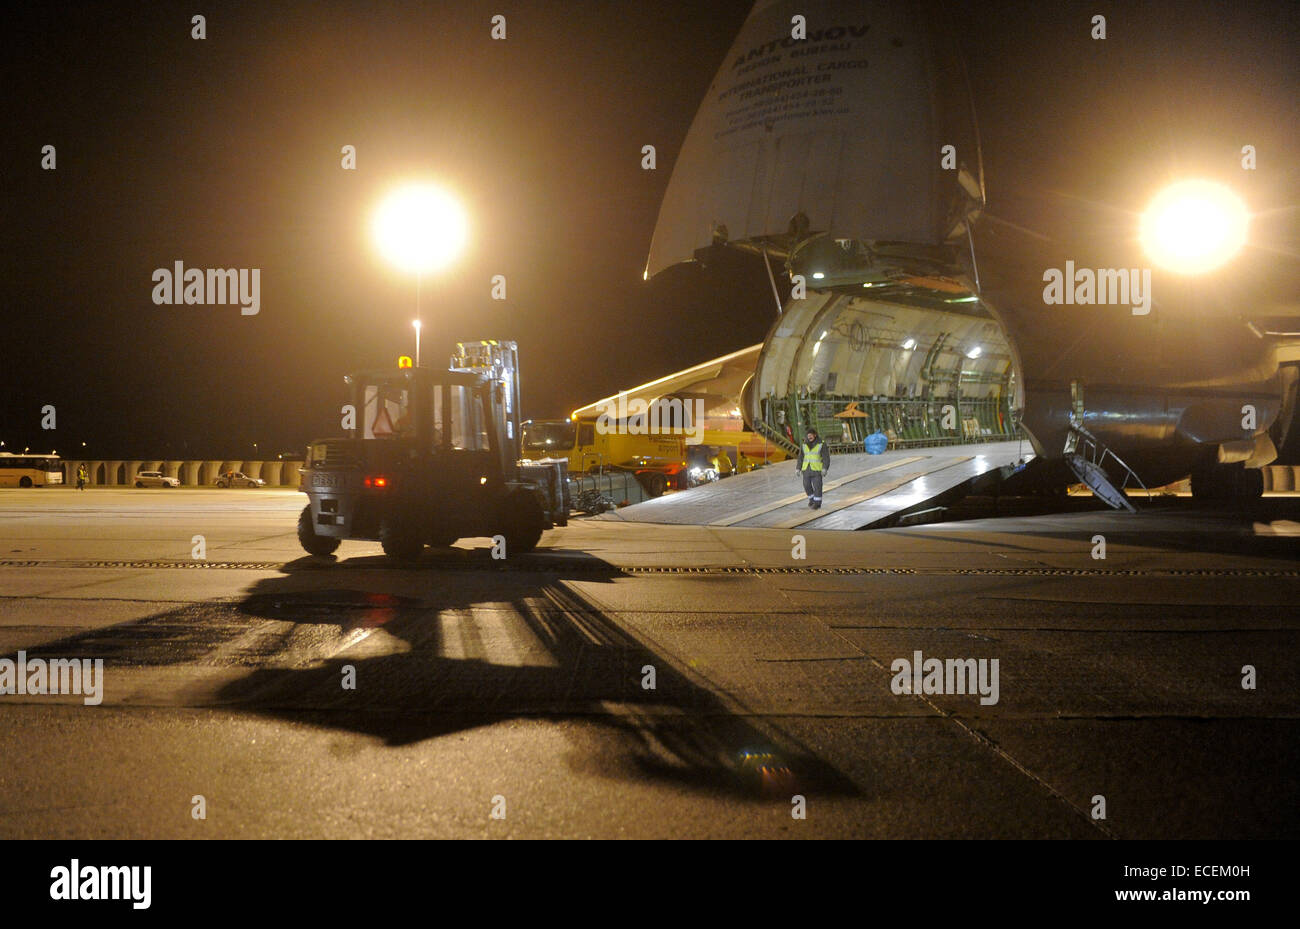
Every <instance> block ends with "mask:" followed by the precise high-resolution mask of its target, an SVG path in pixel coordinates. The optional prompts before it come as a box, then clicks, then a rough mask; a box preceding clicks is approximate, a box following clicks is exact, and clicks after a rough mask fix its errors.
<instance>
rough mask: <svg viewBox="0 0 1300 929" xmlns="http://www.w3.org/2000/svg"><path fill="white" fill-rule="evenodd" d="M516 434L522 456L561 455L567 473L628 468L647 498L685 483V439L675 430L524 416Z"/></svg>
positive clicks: (530, 457) (683, 486)
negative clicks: (646, 431)
mask: <svg viewBox="0 0 1300 929" xmlns="http://www.w3.org/2000/svg"><path fill="white" fill-rule="evenodd" d="M520 437H521V439H522V441H521V443H520V446H521V447H520V452H521V454H522V455H523V457H524V458H526V459H528V460H530V461H538V460H541V459H543V458H563V459H565V460H567V461H568V462H569V473H570V474H574V475H579V474H595V473H603V472H607V471H623V472H630V473H632V474H635V475H636V478H637V481H638V482H639V483H640V484H641V486H642V487H644V488H645V492H646V496H649V497H658V496H661V495H662V494H663V493H664V492H665V491H666V490H668V489H669V488H673V489H682V488H685V487H686V437H685V435H684V434H683V433H681V432H671V433H664V432H660V433H657V434H653V435H631V434H628V433H625V432H614V431H608V430H602V429H597V428H596V421H595V420H594V419H590V420H568V419H541V420H531V419H530V420H528V421H527V422H525V423H524V424H523V428H522V430H521V433H520ZM632 502H636V501H632Z"/></svg>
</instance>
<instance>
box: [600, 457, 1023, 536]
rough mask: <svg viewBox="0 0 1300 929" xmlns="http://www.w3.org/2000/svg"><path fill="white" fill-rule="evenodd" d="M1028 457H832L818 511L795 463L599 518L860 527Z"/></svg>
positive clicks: (782, 526)
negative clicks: (805, 494) (812, 508)
mask: <svg viewBox="0 0 1300 929" xmlns="http://www.w3.org/2000/svg"><path fill="white" fill-rule="evenodd" d="M1022 456H1023V457H1024V458H1026V459H1028V458H1030V457H1032V452H1031V451H1030V448H1029V445H1028V443H1021V442H1018V441H1006V442H988V443H983V444H979V445H951V446H944V447H941V448H913V449H899V450H897V451H888V452H885V453H884V454H882V455H868V454H866V453H865V452H862V453H858V454H853V455H836V456H834V458H833V459H832V460H831V473H830V477H828V478H827V480H826V483H825V485H824V488H823V497H824V500H823V503H822V508H821V509H820V510H810V509H809V508H808V498H807V497H805V496H804V493H803V486H802V484H801V483H800V480H799V476H798V473H797V472H796V471H795V467H794V462H793V461H783V462H780V463H779V464H774V465H768V466H767V467H765V468H761V469H759V470H758V471H753V472H750V473H749V474H737V475H735V476H734V477H729V478H726V479H724V480H721V481H717V482H715V483H712V484H705V485H704V486H702V487H694V488H692V489H690V490H684V491H679V492H678V493H673V494H667V495H665V496H663V497H659V498H658V499H656V500H647V501H645V502H644V503H638V504H635V505H634V506H628V507H624V508H622V509H620V510H615V511H613V512H610V513H606V514H604V515H603V516H601V517H599V518H601V519H621V520H625V521H628V522H645V523H670V524H677V525H688V526H742V527H746V528H769V529H772V528H775V529H795V528H798V529H865V528H868V527H869V526H872V525H874V524H876V523H879V522H881V521H882V520H887V519H889V518H890V517H892V516H894V515H896V514H898V513H900V512H903V511H904V510H910V509H913V508H916V507H918V506H920V505H921V504H924V503H925V502H927V501H930V500H935V499H936V498H939V497H942V496H943V495H944V494H946V493H948V492H949V491H952V490H954V489H955V488H958V487H960V486H961V485H963V484H965V483H966V482H968V481H971V480H973V479H974V478H977V477H979V476H980V475H983V474H988V473H989V472H990V471H996V470H997V469H998V468H1002V467H1005V466H1008V465H1015V464H1016V462H1017V461H1019V460H1020V459H1021V457H1022Z"/></svg>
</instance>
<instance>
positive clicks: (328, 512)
mask: <svg viewBox="0 0 1300 929" xmlns="http://www.w3.org/2000/svg"><path fill="white" fill-rule="evenodd" d="M344 382H345V383H346V384H347V385H348V388H349V403H348V404H347V405H345V406H344V407H343V427H344V430H345V431H346V432H347V433H348V435H347V436H346V437H344V438H334V439H321V440H317V441H314V442H312V443H311V444H310V445H309V446H308V449H307V460H306V464H305V466H304V467H303V469H302V478H301V483H300V484H299V490H301V491H302V492H303V493H305V494H306V495H307V499H308V501H309V502H308V504H307V506H306V507H304V508H303V511H302V515H301V516H300V517H299V519H298V541H299V542H300V543H302V547H303V548H304V549H306V550H307V551H308V552H309V553H310V554H312V555H330V554H333V553H334V551H335V550H336V549H337V548H338V547H339V543H340V542H341V541H342V540H343V539H365V540H369V541H378V542H379V543H380V544H381V545H382V546H383V548H384V554H386V555H387V556H388V557H390V558H392V559H396V560H400V561H410V560H413V559H415V558H417V557H418V556H419V555H420V553H421V552H422V551H423V549H424V546H425V545H431V546H435V547H445V546H449V545H451V544H452V543H453V542H455V541H456V540H457V539H462V538H472V537H479V536H490V537H493V539H494V554H495V550H496V548H497V546H498V545H499V544H500V543H502V542H504V556H505V557H507V558H508V557H511V556H513V555H517V554H522V553H524V552H528V551H531V550H532V549H533V548H535V547H536V546H537V543H538V541H539V540H540V539H541V536H542V533H543V532H544V531H545V530H547V529H550V528H552V527H554V526H563V525H566V523H567V517H568V511H569V500H568V496H567V495H568V480H567V475H566V470H567V465H566V463H565V462H563V461H549V462H527V461H520V459H519V353H518V349H517V347H516V345H515V343H514V342H497V341H480V342H459V343H457V345H456V350H455V352H454V353H453V354H452V358H451V364H450V365H449V367H448V369H447V370H445V371H438V370H435V369H432V368H422V367H411V366H410V359H409V358H406V357H403V358H402V359H401V360H400V361H399V367H398V368H397V370H391V369H390V370H387V371H363V372H359V373H356V374H350V375H348V376H347V377H345V378H344Z"/></svg>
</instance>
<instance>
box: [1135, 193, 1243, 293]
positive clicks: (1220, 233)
mask: <svg viewBox="0 0 1300 929" xmlns="http://www.w3.org/2000/svg"><path fill="white" fill-rule="evenodd" d="M1249 224H1250V214H1249V213H1248V212H1247V210H1246V205H1245V204H1244V203H1242V201H1241V198H1240V197H1238V196H1237V195H1236V194H1234V193H1233V192H1232V191H1231V190H1229V189H1228V188H1227V187H1225V186H1223V185H1222V184H1216V183H1214V182H1213V181H1203V180H1190V181H1179V182H1178V183H1176V184H1172V185H1170V186H1169V187H1166V188H1165V189H1164V190H1162V191H1161V192H1160V193H1158V194H1157V195H1156V197H1155V199H1154V200H1152V201H1151V204H1150V205H1149V206H1148V207H1147V210H1146V212H1145V213H1143V214H1142V220H1141V223H1140V226H1139V231H1138V238H1139V240H1140V241H1141V243H1142V248H1143V249H1144V250H1145V251H1146V253H1147V257H1149V258H1150V259H1151V260H1152V261H1153V262H1155V263H1156V264H1157V265H1159V266H1160V267H1162V268H1164V269H1166V270H1168V271H1176V272H1178V273H1179V274H1202V273H1204V272H1206V271H1212V270H1214V269H1215V268H1218V267H1220V266H1222V265H1224V264H1227V263H1228V262H1229V261H1231V260H1232V259H1233V258H1234V257H1236V255H1237V253H1238V252H1239V251H1241V249H1242V247H1243V246H1244V245H1245V244H1246V230H1247V227H1248V226H1249Z"/></svg>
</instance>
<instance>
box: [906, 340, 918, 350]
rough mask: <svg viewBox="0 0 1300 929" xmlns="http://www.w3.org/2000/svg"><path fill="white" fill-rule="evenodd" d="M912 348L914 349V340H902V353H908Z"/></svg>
mask: <svg viewBox="0 0 1300 929" xmlns="http://www.w3.org/2000/svg"><path fill="white" fill-rule="evenodd" d="M914 348H916V339H904V340H903V351H905V352H910V351H911V350H912V349H914Z"/></svg>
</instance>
